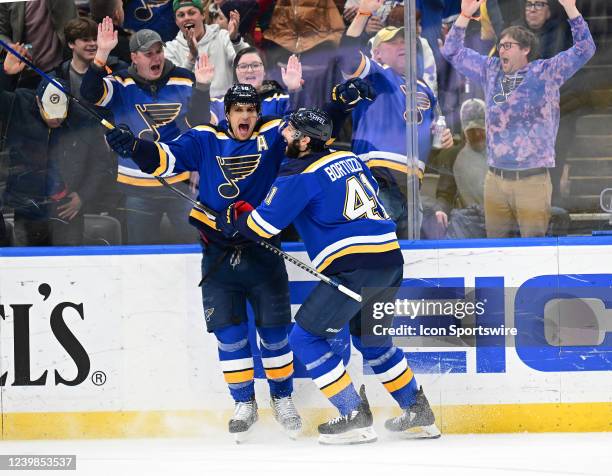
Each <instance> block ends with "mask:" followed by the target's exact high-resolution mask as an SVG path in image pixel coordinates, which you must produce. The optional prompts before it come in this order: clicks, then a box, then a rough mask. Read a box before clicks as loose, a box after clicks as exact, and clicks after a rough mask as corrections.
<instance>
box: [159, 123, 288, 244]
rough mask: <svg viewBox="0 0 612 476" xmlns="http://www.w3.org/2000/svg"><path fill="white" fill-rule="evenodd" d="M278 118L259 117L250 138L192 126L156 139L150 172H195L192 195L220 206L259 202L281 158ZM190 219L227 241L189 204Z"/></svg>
mask: <svg viewBox="0 0 612 476" xmlns="http://www.w3.org/2000/svg"><path fill="white" fill-rule="evenodd" d="M281 122H282V120H281V119H270V118H262V119H261V120H260V121H259V122H258V124H257V126H256V127H255V131H254V132H253V135H252V136H251V138H250V139H247V140H244V141H240V140H237V139H234V138H232V136H230V134H229V133H228V132H227V130H224V129H221V128H217V127H213V126H210V125H206V126H197V127H195V128H193V129H191V130H189V131H187V132H185V133H184V134H183V135H181V136H180V137H179V138H177V139H176V140H173V141H171V142H167V143H164V142H156V143H155V144H156V150H157V157H156V158H151V157H148V158H147V160H148V161H151V160H153V161H154V163H155V164H158V165H157V169H156V170H155V171H154V172H153V175H155V176H158V177H168V176H171V175H172V174H175V173H180V172H183V171H197V172H199V173H200V189H199V195H198V200H199V201H200V202H201V203H203V204H204V205H206V206H207V207H208V208H210V209H212V210H214V211H216V212H221V211H223V210H224V209H225V208H227V207H228V206H229V205H230V204H231V203H233V202H235V201H237V200H244V201H247V202H249V203H259V202H261V201H262V200H263V199H264V197H265V196H266V194H267V193H268V190H270V186H271V185H272V183H273V182H274V179H275V178H276V176H277V174H278V170H279V168H280V164H281V161H282V160H283V158H284V152H285V145H286V144H285V141H284V139H283V137H282V135H281V133H280V125H281ZM190 221H191V223H192V224H193V225H195V226H196V227H197V228H198V229H199V230H200V231H202V232H203V233H204V234H205V236H206V237H207V239H210V240H212V241H216V242H221V243H225V244H227V243H229V240H227V239H226V238H224V237H223V235H221V233H220V232H218V231H217V228H216V224H215V219H214V217H213V216H212V215H209V214H207V213H204V212H202V211H200V210H198V209H196V208H194V209H193V210H192V211H191V213H190Z"/></svg>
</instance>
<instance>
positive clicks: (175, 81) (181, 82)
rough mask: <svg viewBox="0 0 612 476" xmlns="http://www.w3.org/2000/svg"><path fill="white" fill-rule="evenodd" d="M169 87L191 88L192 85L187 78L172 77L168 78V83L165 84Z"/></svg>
mask: <svg viewBox="0 0 612 476" xmlns="http://www.w3.org/2000/svg"><path fill="white" fill-rule="evenodd" d="M166 84H167V85H169V86H172V85H175V86H192V85H193V81H192V80H191V79H189V78H177V77H173V78H170V79H169V80H168V82H167V83H166Z"/></svg>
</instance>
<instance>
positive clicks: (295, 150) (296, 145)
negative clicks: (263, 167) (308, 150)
mask: <svg viewBox="0 0 612 476" xmlns="http://www.w3.org/2000/svg"><path fill="white" fill-rule="evenodd" d="M301 152H302V151H301V150H300V140H299V139H293V140H292V141H291V142H290V143H288V144H287V147H286V148H285V155H286V156H287V157H289V158H290V159H297V158H298V157H299V156H300V153H301Z"/></svg>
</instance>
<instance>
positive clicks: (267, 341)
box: [257, 326, 293, 398]
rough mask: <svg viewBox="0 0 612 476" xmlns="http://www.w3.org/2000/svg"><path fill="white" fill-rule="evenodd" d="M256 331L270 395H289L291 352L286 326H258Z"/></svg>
mask: <svg viewBox="0 0 612 476" xmlns="http://www.w3.org/2000/svg"><path fill="white" fill-rule="evenodd" d="M257 333H258V334H259V341H260V350H261V362H262V364H263V367H264V371H265V372H266V377H267V379H268V384H269V385H270V395H272V396H273V397H277V398H283V397H289V396H290V395H291V393H292V392H293V352H291V348H290V347H289V337H288V336H287V327H286V326H280V327H266V328H263V327H258V328H257Z"/></svg>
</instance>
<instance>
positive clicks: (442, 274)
mask: <svg viewBox="0 0 612 476" xmlns="http://www.w3.org/2000/svg"><path fill="white" fill-rule="evenodd" d="M551 242H552V240H551ZM467 243H469V242H464V246H465V247H459V246H457V245H456V244H455V245H454V246H446V247H438V248H434V247H429V248H428V247H426V246H425V245H417V246H416V247H411V246H404V247H403V253H404V258H405V262H406V264H405V269H404V282H403V285H402V288H401V289H400V290H399V292H398V294H397V297H396V299H395V301H394V302H390V303H374V309H373V312H372V315H373V316H374V317H373V322H374V325H373V327H372V333H374V334H376V333H381V332H383V333H386V334H387V335H391V336H392V337H393V339H394V342H395V343H396V345H398V346H401V347H403V348H404V350H405V352H406V354H407V357H408V361H409V363H410V365H411V367H412V368H413V370H414V372H415V374H416V376H417V380H418V382H419V383H420V384H422V385H423V386H424V387H425V388H426V390H427V391H428V393H429V394H430V395H431V397H430V401H431V404H432V406H433V407H434V411H435V412H436V413H437V415H438V417H439V420H440V424H441V426H442V429H443V431H446V432H451V433H452V432H458V433H461V432H472V431H483V432H495V431H563V429H564V428H563V425H562V424H561V426H560V423H559V422H562V421H563V420H565V419H566V418H568V417H573V418H582V420H579V421H580V422H581V423H578V424H577V426H576V425H574V427H573V431H580V430H582V431H601V430H610V429H612V427H611V425H612V421H611V420H612V419H611V418H610V417H609V415H610V414H612V413H611V410H612V388H611V387H610V385H609V378H610V373H609V372H610V371H611V370H612V325H611V324H610V322H612V321H611V320H610V315H611V312H612V311H611V310H610V309H611V308H612V291H610V289H611V286H610V285H611V284H612V274H610V270H612V258H610V256H612V253H610V252H611V251H612V241H611V242H610V243H606V242H602V241H599V242H598V244H597V245H585V244H580V245H578V244H576V245H574V244H572V243H571V242H568V244H567V245H563V243H561V242H559V245H556V244H557V241H556V240H555V241H554V244H549V242H548V240H546V241H544V240H542V241H539V242H538V241H537V240H536V242H535V244H529V243H527V246H520V247H518V246H513V247H510V246H507V245H504V246H500V247H492V246H490V242H487V243H486V245H488V247H484V246H480V247H473V248H468V247H467V246H468V245H467ZM483 243H484V242H483ZM514 243H516V242H514ZM430 246H431V245H430ZM286 249H287V250H288V251H289V252H290V253H291V254H293V255H295V256H296V257H297V258H298V259H301V260H304V261H307V257H306V254H305V252H304V251H303V248H302V247H301V246H300V245H288V246H287V247H286ZM46 251H47V252H46V253H45V251H43V250H40V251H32V250H28V249H21V250H17V249H14V250H9V249H5V250H3V251H2V254H0V268H1V269H2V273H0V318H1V319H0V354H1V370H2V373H1V375H0V386H1V388H0V391H2V412H3V415H4V418H5V425H4V430H3V432H4V434H3V437H4V438H8V439H11V438H31V437H71V436H73V437H78V436H93V437H95V436H127V435H129V436H151V435H155V434H158V433H159V434H165V435H177V436H182V435H193V434H196V435H197V434H198V431H201V426H197V427H198V428H200V430H196V429H195V427H194V425H193V423H191V424H188V423H186V422H185V420H190V419H191V420H193V418H194V416H195V418H196V420H197V418H201V419H202V422H204V423H205V425H204V426H206V424H209V427H210V428H215V429H216V430H219V431H222V430H223V429H224V426H225V419H224V418H220V417H219V415H221V414H223V412H228V415H229V412H230V411H231V408H232V403H231V399H230V398H229V396H228V395H227V389H226V387H225V384H224V382H223V379H222V376H221V373H220V371H219V368H218V366H219V364H218V362H217V358H216V352H217V349H216V342H215V340H214V338H213V337H212V336H211V335H209V334H207V333H206V331H205V327H204V321H203V316H202V306H201V296H200V289H199V288H198V286H197V284H198V282H199V280H200V276H199V273H200V259H199V258H200V256H199V248H198V247H194V246H178V247H142V248H137V247H132V248H83V249H72V250H71V249H67V248H64V249H55V250H54V249H47V250H46ZM28 253H30V254H28ZM288 271H289V276H290V280H291V299H292V311H293V313H294V314H295V312H296V311H297V309H298V308H299V305H300V304H301V302H303V300H304V299H305V297H306V296H307V295H308V293H309V291H310V289H312V287H313V286H314V285H315V284H316V281H313V280H312V278H311V277H310V275H308V274H306V273H305V272H303V271H301V270H299V269H298V268H295V267H293V266H292V265H288ZM384 314H392V315H394V316H395V322H394V325H393V327H388V326H387V327H384V326H381V325H378V326H377V325H376V322H377V319H379V318H381V317H382V316H383V315H384ZM380 322H382V321H380ZM346 337H347V333H346V332H341V333H340V334H339V337H338V338H337V339H336V341H337V342H336V345H335V346H334V348H335V349H336V350H337V351H338V352H344V353H347V352H351V351H350V346H348V345H347V343H348V339H346ZM254 354H257V355H258V350H257V349H254ZM351 367H353V368H359V370H361V369H363V371H364V373H365V374H366V375H365V377H364V383H366V384H367V385H368V392H369V395H371V396H370V400H371V403H372V404H373V405H374V407H376V408H377V409H379V411H382V412H385V411H389V412H391V405H390V402H388V401H387V396H386V394H385V392H384V391H383V390H382V387H381V388H378V387H379V386H380V384H377V382H376V379H375V378H374V376H373V375H372V372H371V370H369V369H368V368H367V366H366V367H365V368H364V366H363V363H362V362H361V360H360V356H359V354H357V353H352V355H351V362H350V364H349V371H350V369H351ZM354 373H355V375H359V373H360V372H354ZM255 375H256V377H258V381H257V384H256V387H257V394H258V396H259V397H260V399H261V400H262V402H261V404H260V406H262V407H265V405H266V402H265V399H263V398H261V396H263V395H264V393H265V392H266V391H267V390H266V386H265V383H264V382H263V381H261V378H262V377H263V370H262V368H261V362H260V360H259V358H258V357H257V356H256V368H255ZM295 376H296V377H297V378H298V379H297V380H296V394H295V398H296V403H297V404H298V405H299V406H300V407H301V408H303V409H304V411H305V412H307V413H308V412H310V414H311V415H313V418H314V421H317V420H320V418H318V417H317V416H316V415H317V414H319V413H321V412H323V413H324V412H325V411H329V408H328V407H329V405H328V403H327V402H326V400H325V399H324V398H323V397H322V396H321V395H319V393H318V392H317V391H316V389H315V387H314V386H312V385H311V382H310V381H309V379H307V378H306V377H307V375H306V372H305V369H304V367H303V366H302V365H300V364H299V363H298V362H296V365H295ZM587 407H588V409H587ZM264 411H265V410H264ZM531 411H534V412H537V414H538V415H539V416H540V419H539V422H538V423H534V424H533V425H531V427H529V424H528V425H527V427H525V425H524V424H523V425H522V427H518V426H517V425H516V424H513V423H512V421H513V420H515V417H516V415H517V414H520V415H523V416H525V415H529V412H531ZM45 412H49V414H50V415H53V418H56V419H58V420H57V421H60V422H65V421H70V422H71V425H70V428H71V430H66V431H72V432H75V431H76V434H73V433H70V435H67V434H64V433H61V432H59V433H58V431H59V430H51V429H50V428H46V429H45V428H41V425H40V420H37V421H38V424H37V425H36V427H37V428H32V427H31V426H29V427H28V429H25V428H26V427H25V426H24V423H27V422H28V421H29V420H28V419H29V418H33V419H34V418H35V417H36V415H40V414H41V413H45ZM177 412H178V414H177ZM219 412H221V413H219ZM500 412H502V413H500ZM517 412H518V413H517ZM599 412H603V413H602V415H604V417H603V418H601V415H600V413H599ZM101 414H103V415H105V419H104V421H105V425H102V428H101V429H100V428H97V429H96V430H92V427H91V425H88V424H87V422H88V421H89V419H91V418H94V416H93V415H101ZM467 414H469V415H470V419H471V422H470V423H466V421H465V420H466V418H465V415H467ZM503 414H507V415H508V418H506V419H504V418H500V417H499V415H503ZM177 415H178V416H177ZM186 415H188V418H187V417H186ZM213 415H217V416H216V417H214V416H213ZM495 415H497V416H495ZM605 415H608V416H605ZM47 416H48V415H47ZM53 418H52V419H53ZM573 421H574V422H576V421H577V420H575V419H574V420H573ZM11 422H13V425H11ZM177 422H178V423H177ZM523 422H524V420H523ZM581 425H582V426H581ZM26 426H27V425H26ZM43 426H44V425H43ZM56 426H57V425H56ZM75 428H76V430H75ZM85 428H87V430H86V429H85ZM92 431H93V432H94V433H96V434H95V435H94V434H91V432H92Z"/></svg>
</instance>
